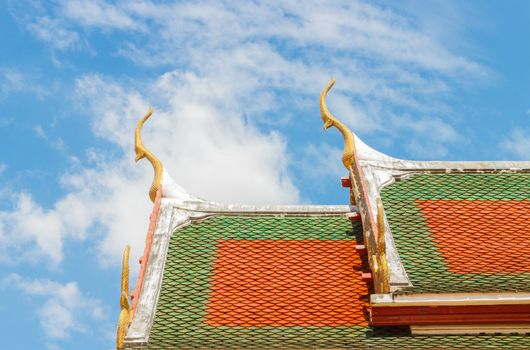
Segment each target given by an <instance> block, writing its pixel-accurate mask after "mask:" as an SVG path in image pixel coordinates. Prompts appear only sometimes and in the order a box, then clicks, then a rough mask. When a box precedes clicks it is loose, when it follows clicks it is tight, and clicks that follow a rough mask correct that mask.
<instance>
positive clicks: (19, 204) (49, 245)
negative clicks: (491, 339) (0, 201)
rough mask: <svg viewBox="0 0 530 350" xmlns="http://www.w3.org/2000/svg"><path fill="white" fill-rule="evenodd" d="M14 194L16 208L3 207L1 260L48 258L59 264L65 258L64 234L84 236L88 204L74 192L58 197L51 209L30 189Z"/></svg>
mask: <svg viewBox="0 0 530 350" xmlns="http://www.w3.org/2000/svg"><path fill="white" fill-rule="evenodd" d="M13 197H14V198H13V199H14V208H13V209H12V210H9V211H0V238H1V240H0V260H3V261H7V260H16V261H26V262H30V261H32V262H35V261H38V260H40V259H42V258H45V259H46V260H48V261H50V262H51V263H52V264H57V263H59V262H60V261H61V260H62V256H63V254H62V247H63V240H64V238H65V237H67V236H70V237H74V238H77V239H81V238H83V237H84V235H85V232H86V229H87V228H88V226H89V225H90V221H91V220H90V214H89V213H88V212H87V208H86V207H85V205H84V204H83V203H82V202H81V200H80V199H79V198H75V197H74V196H72V195H67V196H65V197H64V198H62V199H60V200H59V201H57V202H56V204H55V206H54V207H53V208H52V209H50V210H45V209H43V208H42V207H41V206H40V205H38V204H37V203H35V201H34V200H33V198H32V197H31V195H29V194H27V193H19V194H16V195H14V196H13ZM71 214H75V215H77V216H76V217H72V216H71Z"/></svg>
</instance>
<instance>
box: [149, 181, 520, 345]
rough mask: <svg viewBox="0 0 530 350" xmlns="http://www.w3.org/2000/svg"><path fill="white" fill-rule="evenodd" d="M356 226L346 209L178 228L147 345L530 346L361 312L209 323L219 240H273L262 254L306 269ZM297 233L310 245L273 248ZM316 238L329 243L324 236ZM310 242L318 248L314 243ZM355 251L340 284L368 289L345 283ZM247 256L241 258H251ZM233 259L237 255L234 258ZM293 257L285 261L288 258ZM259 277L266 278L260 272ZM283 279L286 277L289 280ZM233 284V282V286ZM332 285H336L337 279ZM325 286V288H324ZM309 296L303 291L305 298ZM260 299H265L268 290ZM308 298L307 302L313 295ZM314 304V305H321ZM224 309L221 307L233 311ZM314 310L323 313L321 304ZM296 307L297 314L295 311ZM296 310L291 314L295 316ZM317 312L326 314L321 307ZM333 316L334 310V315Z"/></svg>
mask: <svg viewBox="0 0 530 350" xmlns="http://www.w3.org/2000/svg"><path fill="white" fill-rule="evenodd" d="M405 192H406V191H405ZM399 196H400V195H398V197H399ZM359 229H360V227H359V226H358V225H356V226H354V227H353V230H352V227H351V224H350V223H349V222H348V221H347V220H345V219H344V218H343V217H329V216H328V217H325V216H322V217H303V216H298V217H296V216H286V217H272V216H270V217H267V216H246V217H244V216H219V217H213V218H210V219H208V220H205V221H202V222H197V223H194V224H192V225H190V226H187V227H184V228H181V229H179V230H177V231H176V232H175V233H174V235H173V237H172V238H171V241H170V245H169V249H168V255H167V261H166V265H165V270H164V274H163V281H162V287H161V292H160V298H159V301H158V305H157V309H156V315H155V319H154V323H153V327H152V330H151V334H150V338H149V344H148V346H147V348H149V349H345V348H348V349H499V348H509V349H526V348H528V347H529V346H530V338H527V337H524V336H503V335H499V336H448V337H443V336H414V337H412V336H410V334H409V332H408V328H401V327H393V328H379V329H372V328H371V327H369V326H367V323H366V321H365V320H364V319H363V318H352V319H353V320H354V322H353V323H352V325H348V326H329V325H328V326H325V325H324V326H315V325H310V326H304V325H295V326H271V325H262V326H228V325H218V326H212V325H209V324H208V323H207V321H208V320H209V319H208V318H207V316H208V315H207V314H208V305H210V306H211V305H212V304H211V303H212V301H211V300H210V301H209V298H211V296H212V295H214V294H215V293H213V292H212V290H213V289H214V288H216V287H213V286H212V281H217V282H219V281H218V280H216V279H215V278H214V277H215V274H216V273H219V269H220V266H222V267H224V268H225V270H226V271H231V270H230V261H224V262H222V259H223V256H224V255H222V254H220V253H218V252H217V250H218V248H219V247H220V246H221V245H222V244H223V243H222V242H226V245H227V246H230V247H238V245H237V242H236V241H241V242H242V244H243V245H242V246H244V247H247V249H248V252H245V251H239V253H238V254H240V255H245V254H250V255H251V254H253V253H252V251H251V249H252V247H253V244H254V243H252V242H255V241H263V242H264V243H263V244H265V246H266V247H268V248H267V250H266V251H265V252H264V254H266V255H268V254H270V255H271V256H273V255H274V254H277V255H276V256H278V257H279V259H280V260H281V256H280V255H281V254H284V255H287V256H288V259H287V260H281V261H288V262H289V261H290V259H292V260H293V261H294V262H293V264H294V265H293V266H294V268H299V267H300V266H305V264H306V263H307V266H308V269H312V271H319V270H318V267H319V261H318V259H320V258H322V259H323V260H322V266H324V267H326V266H328V265H326V264H328V263H329V262H326V261H324V260H325V259H328V260H330V259H331V260H333V259H335V257H336V255H335V254H338V253H336V252H335V250H337V251H338V250H339V249H340V247H348V244H349V243H348V242H352V243H354V241H353V239H354V238H353V237H354V236H355V234H354V233H356V232H353V231H358V230H359ZM293 241H294V243H293ZM300 241H302V242H308V246H304V245H303V244H302V245H300V246H301V247H302V248H303V250H302V251H303V254H301V253H300V252H298V253H297V252H296V251H288V250H281V249H280V250H278V251H276V250H274V249H272V248H271V247H275V245H274V242H280V243H282V242H287V244H286V245H281V246H282V247H290V248H289V249H296V247H298V246H299V245H298V244H297V243H296V242H300ZM220 242H221V243H220ZM319 242H324V243H322V244H320V243H319ZM257 244H259V242H257ZM330 247H331V248H330ZM335 247H336V248H335ZM313 248H314V249H315V250H312V249H313ZM320 249H322V250H320ZM345 252H346V254H347V255H348V256H347V258H348V259H350V257H349V254H350V253H349V250H347V251H345ZM351 254H352V255H351V261H352V262H351V269H352V270H351V271H354V272H355V273H354V274H349V271H350V269H349V266H348V268H347V269H346V270H347V271H346V270H345V271H343V272H341V273H344V274H345V276H346V277H345V278H344V283H345V286H343V287H344V288H346V289H348V288H354V289H355V290H356V291H357V292H359V291H364V292H367V289H366V285H365V284H364V283H362V282H360V281H359V280H357V282H355V284H356V285H348V283H349V284H352V283H354V282H352V281H353V280H354V278H353V277H352V276H357V275H358V274H359V273H360V272H359V270H361V269H362V268H363V267H362V264H363V263H358V261H357V260H355V259H357V258H355V255H356V253H355V250H354V249H351ZM300 255H302V256H300ZM244 258H245V257H243V261H249V260H248V259H247V260H245V259H244ZM260 258H262V259H267V258H268V257H267V256H265V257H263V256H261V257H260ZM304 258H306V259H307V262H306V261H304V260H303V259H304ZM216 259H217V260H216ZM315 259H316V260H315ZM264 261H265V260H264ZM348 261H349V260H348ZM355 261H357V262H355ZM236 263H237V262H234V264H236ZM289 264H290V263H287V264H286V265H289ZM238 268H239V267H238ZM282 268H283V266H272V265H271V266H270V270H271V272H272V273H275V272H278V271H279V270H281V269H282ZM338 270H340V266H337V270H335V269H333V268H329V266H328V267H326V268H325V269H324V270H323V271H320V272H318V273H316V275H318V276H305V277H304V276H302V277H303V278H307V279H303V281H310V282H311V283H314V285H315V287H314V288H315V289H319V288H322V283H324V286H325V283H326V281H328V280H329V281H332V280H333V278H334V276H335V277H336V275H335V274H336V273H337V271H338ZM236 271H237V269H236ZM263 271H264V274H266V272H267V269H265V270H263ZM242 273H243V272H242ZM302 275H303V269H302ZM227 276H230V275H227ZM257 277H260V278H261V277H263V276H257ZM265 277H266V276H265ZM265 277H264V278H265ZM312 277H315V279H314V280H313V279H312ZM339 278H340V276H339ZM258 279H259V278H258ZM336 280H337V279H335V281H336ZM339 281H340V279H339ZM221 282H222V281H221ZM281 282H282V281H273V280H271V285H269V287H271V290H275V289H276V288H285V286H283V287H282V283H281ZM285 282H287V283H288V282H289V281H285ZM274 283H279V284H274ZM330 284H331V282H330ZM235 287H237V286H235ZM235 287H234V286H231V288H235ZM265 287H267V285H265ZM302 287H303V286H302ZM241 288H243V290H245V288H246V286H241ZM311 288H313V287H311ZM311 288H310V289H309V290H311ZM236 289H237V288H236ZM330 289H333V288H332V286H331V287H330ZM302 290H303V291H304V293H306V292H307V290H308V289H307V288H305V289H304V288H302ZM319 290H320V289H319ZM322 290H323V291H324V292H326V289H325V288H324V289H322ZM348 290H349V289H348ZM334 293H335V294H334ZM336 293H337V291H333V290H331V291H330V294H329V295H324V297H325V299H323V300H331V301H332V303H334V304H333V305H340V302H343V301H344V307H347V308H349V307H350V305H351V308H352V309H353V308H354V307H358V306H359V305H361V304H362V303H363V302H364V301H363V300H355V298H352V299H347V300H342V299H344V298H343V297H341V296H340V295H338V296H337V294H336ZM306 294H307V293H306ZM361 294H362V293H361ZM310 297H311V296H309V297H307V296H306V298H310ZM301 298H304V296H301ZM359 298H360V299H362V298H363V297H362V296H360V297H359ZM229 299H230V298H229ZM263 301H264V302H267V298H266V297H265V296H264V297H263ZM302 301H304V300H302ZM306 301H307V302H310V299H307V300H306ZM296 303H299V301H295V302H294V304H296ZM337 303H338V304H337ZM300 305H303V304H300ZM313 306H314V307H315V309H316V308H318V307H319V306H320V305H313ZM227 310H228V309H227ZM227 310H225V311H224V312H227V313H230V312H231V311H229V310H228V311H227ZM254 311H256V313H258V311H257V308H256V310H253V309H252V308H251V309H250V310H240V312H241V313H242V314H246V315H248V314H249V313H250V314H252V312H254ZM310 311H311V310H310ZM328 311H329V310H328ZM332 311H333V310H332ZM337 311H340V310H337ZM260 312H261V311H260ZM281 312H282V310H276V311H274V310H272V311H271V312H270V314H269V316H268V317H270V318H278V317H279V316H278V315H279V314H281ZM303 312H307V310H301V313H303ZM316 312H317V313H318V311H316ZM293 315H294V316H296V313H294V314H293ZM293 315H291V316H290V317H293ZM261 316H263V314H262V315H261ZM313 316H315V314H313ZM316 316H322V315H318V314H316ZM328 316H330V317H331V318H333V315H328ZM216 317H219V318H221V319H222V317H223V313H222V312H221V313H220V314H219V315H218V316H216ZM304 317H305V316H304ZM210 320H211V319H210ZM266 321H267V320H265V323H266ZM332 321H333V320H331V321H330V320H327V321H326V319H325V318H324V319H323V321H322V322H323V323H326V322H332ZM241 322H243V321H241Z"/></svg>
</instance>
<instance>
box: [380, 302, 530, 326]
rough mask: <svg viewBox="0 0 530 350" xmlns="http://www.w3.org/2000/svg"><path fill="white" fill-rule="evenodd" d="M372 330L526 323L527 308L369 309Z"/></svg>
mask: <svg viewBox="0 0 530 350" xmlns="http://www.w3.org/2000/svg"><path fill="white" fill-rule="evenodd" d="M370 318H371V324H372V325H373V326H411V325H448V324H451V325H456V324H486V323H495V324H498V323H518V324H520V323H529V324H530V304H510V305H439V306H392V307H384V306H379V307H372V308H371V311H370Z"/></svg>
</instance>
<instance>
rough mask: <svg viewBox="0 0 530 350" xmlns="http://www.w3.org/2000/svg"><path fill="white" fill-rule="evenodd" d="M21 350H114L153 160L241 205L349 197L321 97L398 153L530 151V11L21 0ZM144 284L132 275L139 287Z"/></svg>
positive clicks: (9, 135) (2, 300)
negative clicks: (140, 156) (127, 254)
mask: <svg viewBox="0 0 530 350" xmlns="http://www.w3.org/2000/svg"><path fill="white" fill-rule="evenodd" d="M3 5H4V6H1V9H0V28H1V31H0V37H1V39H2V40H1V43H2V48H1V49H0V137H1V140H2V141H1V145H2V149H1V150H2V155H1V156H0V181H1V184H2V185H1V186H0V327H1V329H2V332H1V333H2V343H3V345H2V347H3V348H6V349H51V350H55V349H110V348H112V347H113V346H114V338H115V328H116V324H117V323H116V322H117V318H118V313H119V288H120V287H119V282H120V268H121V267H120V260H121V254H122V251H123V248H124V247H125V245H126V244H130V245H131V246H132V258H131V262H133V266H134V270H135V271H137V264H136V261H137V258H138V256H139V255H140V253H141V251H142V250H143V241H144V238H145V234H146V229H147V226H148V216H149V213H150V210H151V202H150V201H149V198H148V189H149V186H150V183H151V178H152V169H151V168H150V166H149V164H148V163H146V162H140V163H138V164H135V163H134V152H133V133H134V127H135V124H136V122H137V120H138V119H139V118H140V117H141V116H142V115H143V114H144V113H145V112H146V111H147V109H148V106H149V105H152V106H153V107H154V108H155V114H154V116H153V117H152V118H151V119H150V120H149V122H148V123H147V124H146V125H145V127H144V142H145V144H146V146H147V147H149V148H150V149H152V151H153V153H155V154H156V155H158V157H159V158H160V159H161V160H162V162H163V163H164V165H165V167H166V168H167V169H168V170H169V172H170V173H171V174H172V176H173V178H174V179H175V180H176V181H177V182H178V183H179V184H180V185H181V186H183V187H184V188H185V189H187V190H188V191H189V192H191V193H192V194H194V195H197V196H200V197H202V198H207V199H211V200H216V201H221V202H231V203H255V204H259V203H278V204H280V203H283V204H285V203H291V204H294V203H320V204H344V203H347V201H348V194H347V192H345V191H344V190H343V189H341V188H340V182H339V177H340V176H341V175H343V174H344V171H343V169H342V168H341V167H342V165H341V162H340V155H341V148H342V139H341V137H340V136H339V134H338V133H337V132H336V130H330V131H328V132H327V133H324V132H323V130H322V122H321V120H320V116H319V110H318V96H319V93H320V91H321V89H322V88H323V87H324V86H325V85H326V84H327V82H328V81H329V79H330V78H331V77H335V78H336V79H337V83H336V85H335V88H334V89H333V90H332V92H331V93H330V96H329V99H328V106H329V107H330V109H331V110H332V112H333V113H334V114H335V115H337V116H338V117H339V118H340V119H342V120H343V121H345V122H346V123H347V124H348V125H349V127H350V128H351V129H352V130H354V131H356V132H357V133H358V135H359V136H360V137H361V138H362V139H363V140H364V141H365V142H366V143H368V144H369V145H371V146H372V147H374V148H376V149H378V150H380V151H383V152H385V153H387V154H390V155H392V156H395V157H400V158H409V159H442V160H449V159H455V160H472V159H486V160H500V159H530V69H529V68H530V67H529V62H530V42H529V38H530V2H528V1H525V0H520V1H516V0H511V1H488V2H484V1H479V0H477V1H466V2H461V1H449V0H443V1H442V0H441V1H408V0H406V1H402V2H399V5H397V4H396V2H394V1H388V2H387V1H372V2H364V1H353V0H345V1H339V0H337V1H336V0H328V1H313V0H306V1H273V0H269V1H264V2H259V1H242V2H240V1H235V0H234V1H227V2H226V4H223V3H222V2H220V1H207V0H206V1H202V0H196V1H190V2H185V1H179V2H172V1H159V2H154V1H148V0H131V1H107V0H54V1H33V0H28V1H23V0H13V1H9V0H4V1H3ZM135 276H136V275H133V276H132V278H133V279H132V282H131V284H134V280H135Z"/></svg>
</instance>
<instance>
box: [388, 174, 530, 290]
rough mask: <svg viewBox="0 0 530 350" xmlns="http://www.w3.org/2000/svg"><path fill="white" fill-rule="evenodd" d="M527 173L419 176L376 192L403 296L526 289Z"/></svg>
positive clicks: (529, 253) (529, 258)
mask: <svg viewBox="0 0 530 350" xmlns="http://www.w3.org/2000/svg"><path fill="white" fill-rule="evenodd" d="M529 189H530V174H528V173H484V174H477V173H448V174H418V175H412V176H410V177H407V178H404V179H402V180H399V181H397V182H395V183H393V184H391V185H389V186H387V187H385V188H383V189H382V190H381V198H382V200H383V204H384V208H385V213H386V216H387V220H388V222H389V225H390V229H391V232H392V236H393V238H394V241H395V244H396V247H397V250H398V253H399V257H400V259H401V262H402V263H403V265H404V267H405V270H406V272H407V274H408V277H409V279H410V281H411V282H412V285H413V287H412V288H411V289H409V290H407V291H404V292H413V293H460V292H479V293H485V292H529V291H530V239H529V234H530V226H529V225H530V190H529Z"/></svg>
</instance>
